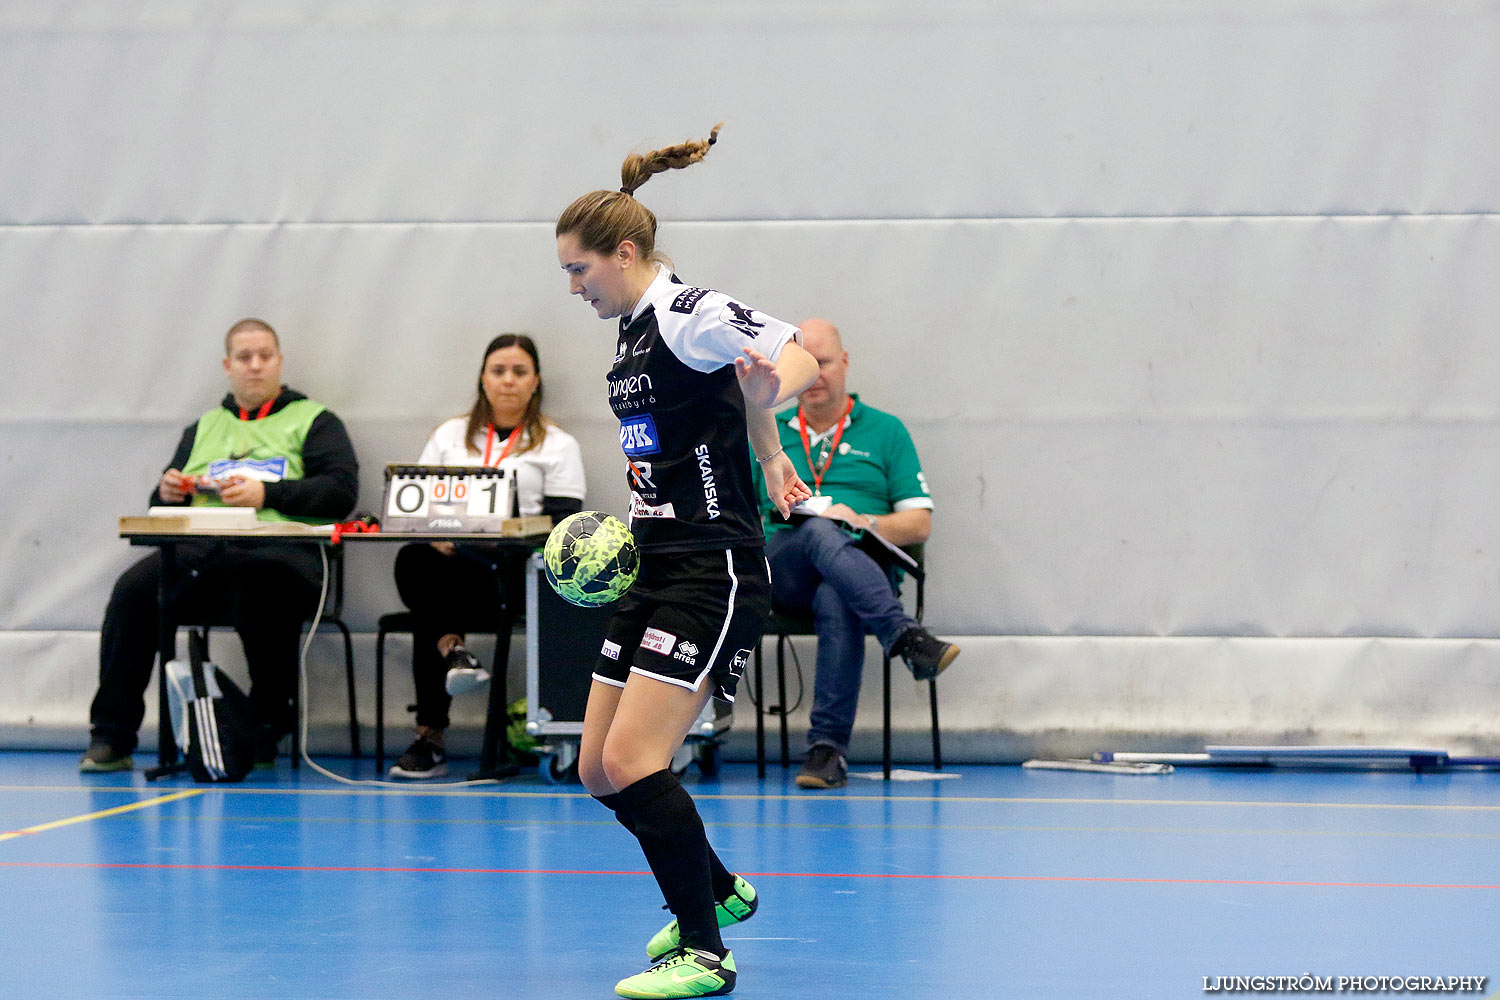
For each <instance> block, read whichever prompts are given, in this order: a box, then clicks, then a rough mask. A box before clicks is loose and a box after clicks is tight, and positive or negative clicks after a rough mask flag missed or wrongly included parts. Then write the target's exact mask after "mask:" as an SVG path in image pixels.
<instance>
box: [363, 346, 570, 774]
mask: <svg viewBox="0 0 1500 1000" xmlns="http://www.w3.org/2000/svg"><path fill="white" fill-rule="evenodd" d="M476 390H477V391H476V394H475V398H474V405H473V406H472V407H471V408H470V410H469V412H468V414H467V415H464V416H457V417H454V418H452V419H451V420H446V421H444V422H443V423H441V424H439V425H438V427H437V429H436V430H434V431H433V432H432V436H431V437H430V438H428V439H427V444H426V446H425V447H424V448H423V449H422V455H421V457H420V458H419V459H418V460H417V461H418V463H419V464H421V465H483V466H495V467H499V468H504V469H507V470H509V471H510V473H511V475H512V476H514V477H515V483H516V494H515V496H516V507H517V508H518V509H517V510H515V511H513V512H512V513H514V514H519V515H521V516H523V517H526V516H531V515H536V514H548V515H551V517H552V520H553V522H554V523H556V522H557V521H560V520H562V519H563V518H564V517H566V516H568V515H569V514H573V513H576V512H577V511H579V510H582V509H583V497H584V478H583V454H582V452H581V451H580V450H579V448H578V441H577V440H576V439H574V437H573V436H572V435H571V434H569V433H568V432H567V431H565V430H563V429H562V428H561V427H558V426H557V425H556V424H554V423H552V422H551V421H550V420H548V419H546V418H545V417H543V416H542V365H541V359H540V358H539V357H538V355H537V349H536V344H535V343H533V342H532V339H531V338H530V337H528V336H526V335H525V334H519V333H503V334H501V335H500V336H498V337H496V338H495V339H494V340H492V341H490V343H489V346H488V347H486V348H485V349H484V361H483V363H482V364H481V366H480V369H479V378H478V384H477V387H476ZM520 585H521V581H520V580H502V579H501V578H500V576H499V574H498V573H497V572H496V571H495V561H494V559H493V558H492V553H490V552H487V551H486V550H485V548H484V546H480V545H462V546H455V545H454V544H453V543H452V542H433V543H431V544H420V543H419V544H413V545H405V546H402V548H401V550H400V552H398V553H397V554H396V589H397V590H398V591H399V592H400V594H401V600H402V601H403V602H404V603H405V604H406V606H407V608H409V609H410V610H411V613H412V616H413V618H414V619H415V623H414V624H413V627H412V641H413V648H412V679H413V681H414V682H415V685H416V692H417V738H416V741H415V742H413V743H412V745H411V747H410V748H408V749H407V751H406V753H404V754H402V755H401V757H400V759H399V760H397V761H396V764H395V766H393V767H392V768H391V771H390V774H391V776H392V777H396V778H416V779H421V778H436V777H440V776H442V775H444V774H446V773H447V770H448V768H447V751H446V749H445V747H444V741H443V730H445V729H446V728H447V727H448V708H449V705H450V704H451V702H452V695H455V694H463V693H465V692H467V691H472V690H473V689H474V688H476V687H479V686H481V685H482V684H484V683H485V682H486V681H488V680H489V677H490V675H489V672H488V671H487V670H485V669H484V667H483V665H481V664H480V662H479V660H478V658H477V657H475V656H474V654H473V653H471V652H469V650H468V649H466V648H465V647H464V630H465V628H466V627H468V628H478V627H483V626H486V625H489V624H490V623H492V622H494V621H495V620H496V619H498V618H499V616H500V603H501V601H502V600H503V599H504V596H505V594H507V593H510V594H514V595H519V594H520V592H521V591H520ZM504 667H505V665H504V664H499V665H498V667H497V669H502V670H503V669H504ZM445 679H446V683H445Z"/></svg>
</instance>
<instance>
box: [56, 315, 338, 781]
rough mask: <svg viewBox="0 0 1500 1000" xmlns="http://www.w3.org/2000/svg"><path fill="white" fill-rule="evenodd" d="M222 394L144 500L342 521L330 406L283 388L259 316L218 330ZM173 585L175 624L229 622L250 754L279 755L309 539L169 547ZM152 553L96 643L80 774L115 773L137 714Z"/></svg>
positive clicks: (150, 606) (312, 553) (116, 599)
mask: <svg viewBox="0 0 1500 1000" xmlns="http://www.w3.org/2000/svg"><path fill="white" fill-rule="evenodd" d="M224 355H225V357H224V373H225V375H226V376H228V379H229V394H228V395H226V396H225V397H224V399H223V401H222V402H220V404H219V405H218V406H217V407H215V408H214V409H213V410H210V411H209V412H208V413H205V414H204V415H203V416H202V417H200V418H199V419H198V420H197V421H196V422H195V423H193V424H190V425H189V426H188V428H187V429H186V430H185V431H183V434H182V440H181V441H180V442H179V443H178V445H177V452H176V454H174V455H173V456H172V461H171V463H170V464H169V466H168V468H167V470H166V471H165V472H163V473H162V476H161V479H160V480H159V481H158V483H157V486H156V489H155V490H154V491H153V492H152V494H151V500H150V502H151V504H152V505H153V506H163V505H180V506H188V505H197V506H230V507H253V508H254V509H255V511H256V517H257V518H258V519H259V520H262V521H304V522H309V523H327V522H329V521H336V520H338V519H340V518H343V517H346V516H348V514H349V512H350V511H351V510H352V509H353V507H354V502H355V497H356V495H357V493H358V492H359V465H358V463H357V462H356V461H355V458H354V446H353V445H352V444H350V443H349V435H348V433H347V432H346V431H345V430H344V425H343V423H342V422H340V420H339V418H338V417H336V416H334V414H333V413H332V411H330V410H327V409H325V408H324V407H323V406H321V405H320V404H318V403H315V402H313V401H312V400H310V399H308V398H307V397H306V396H304V395H302V394H301V393H300V392H296V391H294V390H292V389H288V388H287V387H286V386H284V385H282V384H281V364H282V355H281V343H280V341H279V339H278V338H277V336H276V331H275V330H273V329H271V327H270V326H268V325H267V324H265V323H263V322H261V321H260V320H258V319H245V320H241V321H240V322H238V323H236V324H235V325H234V326H232V327H230V329H229V332H228V333H227V334H225V336H224ZM177 566H178V570H179V579H178V581H177V585H176V587H175V589H174V592H173V593H172V594H170V595H169V601H170V602H171V606H172V616H173V618H174V619H176V620H178V621H185V622H193V621H200V622H204V621H206V622H221V621H227V622H229V623H230V624H232V625H233V626H234V628H235V631H237V632H238V633H239V635H240V641H241V642H243V643H244V646H245V662H246V665H247V666H248V667H249V669H250V701H251V704H252V705H253V707H254V709H255V713H256V717H257V722H258V723H259V726H260V731H259V739H258V743H257V746H256V760H257V762H259V763H270V762H273V761H275V759H276V745H277V743H278V742H279V741H280V739H281V737H282V736H284V735H285V734H287V733H289V732H291V728H292V725H293V722H294V720H293V718H292V711H291V699H292V691H293V685H294V684H295V683H296V677H297V641H298V638H299V636H300V635H301V631H302V622H303V621H305V620H306V619H308V618H310V617H311V616H312V614H313V611H314V609H315V608H316V607H317V601H318V588H319V586H320V585H321V583H322V562H321V560H320V559H319V556H318V549H317V546H314V545H296V544H286V545H280V544H278V545H259V544H257V545H254V546H251V545H236V544H233V543H231V542H194V543H184V544H181V545H178V546H177ZM160 576H161V555H160V554H159V553H153V554H151V555H149V556H147V557H146V558H145V559H142V560H141V561H140V562H138V563H136V564H135V565H134V566H132V567H130V568H129V569H127V570H126V571H125V572H124V573H122V574H121V575H120V578H119V579H118V580H117V581H115V587H114V591H113V593H112V594H111V595H110V599H109V606H108V607H107V608H106V610H105V612H104V626H103V629H102V631H101V634H100V642H99V690H98V692H97V693H96V694H95V695H94V701H93V704H92V705H91V706H90V708H89V721H90V723H91V732H90V738H89V748H88V750H87V751H86V752H85V753H84V755H83V760H82V761H81V762H80V763H79V770H82V771H123V770H128V769H130V768H131V767H134V766H135V765H134V761H132V759H131V757H130V754H131V751H132V750H134V749H135V745H136V733H137V731H138V730H139V729H140V726H141V719H142V718H143V717H144V715H145V711H146V703H145V693H146V685H147V684H148V683H150V680H151V672H152V667H153V664H154V662H155V659H156V620H157V586H158V581H159V579H160Z"/></svg>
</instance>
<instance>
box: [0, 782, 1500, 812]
mask: <svg viewBox="0 0 1500 1000" xmlns="http://www.w3.org/2000/svg"><path fill="white" fill-rule="evenodd" d="M493 787H495V786H493V785H489V784H480V785H479V787H478V788H457V789H454V790H451V791H449V790H445V789H441V788H433V787H432V786H430V785H429V786H426V787H423V788H413V789H409V790H408V789H405V788H347V789H346V788H290V787H285V788H246V787H245V786H243V785H238V786H228V785H220V786H218V787H216V788H215V789H214V791H216V792H220V793H222V794H224V795H352V796H397V797H422V796H432V797H438V796H468V797H471V798H489V799H587V798H588V797H589V795H588V793H587V792H585V791H584V790H583V789H582V788H580V789H578V790H577V791H574V792H564V791H557V792H540V791H538V792H507V791H498V790H496V791H487V790H485V791H482V790H481V789H489V788H493ZM685 787H687V789H688V791H689V792H690V793H691V794H692V796H693V798H694V799H699V800H711V801H723V802H805V803H808V804H809V805H811V804H814V803H824V804H838V805H841V806H845V807H847V806H848V805H849V804H850V803H854V802H859V803H875V804H880V805H887V806H889V805H900V804H902V803H941V804H944V805H1047V806H1178V807H1187V808H1192V807H1200V808H1201V807H1210V808H1215V809H1223V808H1244V809H1376V810H1380V809H1388V810H1392V811H1397V812H1478V813H1490V812H1500V805H1462V804H1450V805H1444V804H1439V803H1419V802H1277V801H1260V800H1255V799H1116V798H1108V799H1100V798H1063V797H1057V798H1044V797H1040V796H1004V795H995V796H980V795H882V794H879V793H875V794H868V795H830V794H828V793H825V792H816V793H811V794H810V793H807V792H801V793H798V794H786V795H783V794H774V793H765V794H755V795H750V794H728V793H716V792H701V791H699V790H697V788H696V787H694V786H691V785H688V786H685ZM77 791H88V792H91V793H95V794H97V793H100V792H106V793H107V792H121V793H139V792H140V791H141V789H140V787H139V786H135V785H117V786H103V785H101V786H99V787H97V788H82V787H80V786H78V785H0V792H77Z"/></svg>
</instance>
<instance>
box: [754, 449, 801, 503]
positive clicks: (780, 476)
mask: <svg viewBox="0 0 1500 1000" xmlns="http://www.w3.org/2000/svg"><path fill="white" fill-rule="evenodd" d="M761 470H762V471H763V472H764V473H765V477H766V495H767V496H768V497H770V498H771V502H772V503H773V504H775V505H776V509H777V510H778V511H780V512H781V516H782V517H786V516H787V515H788V514H790V513H791V510H792V508H793V507H795V506H796V505H797V504H799V503H801V502H802V501H804V500H806V499H807V498H808V497H810V496H812V490H810V489H808V488H807V484H806V483H804V482H803V481H802V477H801V476H799V475H797V470H796V469H795V468H793V467H792V460H791V459H790V458H787V457H786V453H785V452H783V453H781V454H779V455H777V456H776V457H775V458H773V459H771V460H770V461H769V462H767V463H765V464H764V465H763V466H761Z"/></svg>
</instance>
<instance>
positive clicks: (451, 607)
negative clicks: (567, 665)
mask: <svg viewBox="0 0 1500 1000" xmlns="http://www.w3.org/2000/svg"><path fill="white" fill-rule="evenodd" d="M500 566H501V563H500V560H499V558H498V557H497V556H496V554H495V552H494V550H493V549H491V548H487V547H485V546H481V545H472V546H470V545H460V546H459V548H458V552H457V553H456V554H454V555H451V556H445V555H443V554H442V553H441V552H439V551H438V550H437V549H435V548H433V547H432V546H431V545H428V544H427V543H425V542H418V543H415V544H412V545H403V546H402V547H401V550H400V551H399V552H397V553H396V590H397V592H398V593H399V594H400V595H401V601H402V603H403V604H405V605H406V607H407V609H408V610H409V611H411V614H412V618H413V619H414V623H413V625H412V637H411V638H412V653H411V677H412V684H413V686H415V688H416V692H417V725H419V726H428V727H430V728H432V729H447V728H448V721H449V720H448V709H449V707H450V706H451V705H452V703H453V699H452V698H451V697H450V696H449V695H448V691H447V688H446V687H445V686H444V684H445V682H446V680H447V676H448V664H447V662H446V661H445V660H444V659H443V657H442V656H441V655H440V654H439V653H438V650H437V641H438V639H439V638H440V637H442V636H444V635H448V634H449V633H452V634H454V635H464V634H465V633H467V632H470V631H479V632H493V631H495V629H496V628H497V627H498V623H499V621H500V611H501V608H502V606H503V603H504V600H505V595H506V593H511V594H521V593H524V592H525V591H524V590H523V589H522V585H521V577H520V575H519V573H516V574H514V575H513V578H512V579H508V580H502V574H501V569H500ZM505 666H506V665H505V664H503V663H500V664H494V665H493V667H494V669H496V670H504V669H505Z"/></svg>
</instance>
